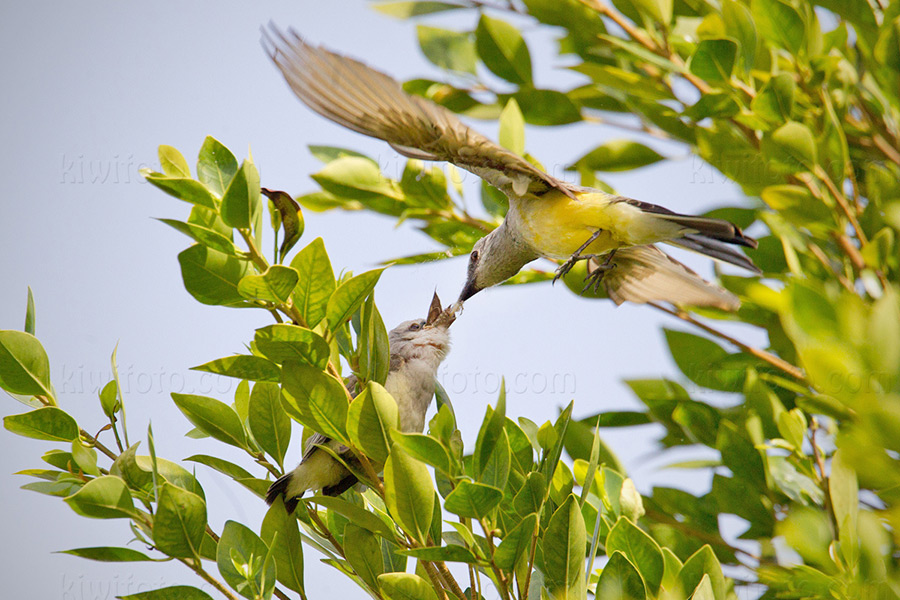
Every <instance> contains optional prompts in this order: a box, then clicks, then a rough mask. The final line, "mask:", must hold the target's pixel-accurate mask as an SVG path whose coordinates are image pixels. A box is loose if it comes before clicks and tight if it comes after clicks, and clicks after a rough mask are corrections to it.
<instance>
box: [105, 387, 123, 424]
mask: <svg viewBox="0 0 900 600" xmlns="http://www.w3.org/2000/svg"><path fill="white" fill-rule="evenodd" d="M100 406H101V407H102V408H103V414H105V415H106V416H107V417H109V418H110V419H112V418H113V417H115V416H116V413H117V412H118V411H119V408H121V407H120V405H119V385H118V384H117V383H116V380H115V379H113V380H112V381H110V382H108V383H107V384H106V385H105V386H103V389H102V390H100Z"/></svg>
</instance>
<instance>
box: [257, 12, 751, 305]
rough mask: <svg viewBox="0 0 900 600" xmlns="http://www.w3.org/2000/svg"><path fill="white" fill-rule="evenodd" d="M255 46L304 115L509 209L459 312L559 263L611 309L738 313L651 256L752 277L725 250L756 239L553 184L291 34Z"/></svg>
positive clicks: (361, 68)
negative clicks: (456, 170)
mask: <svg viewBox="0 0 900 600" xmlns="http://www.w3.org/2000/svg"><path fill="white" fill-rule="evenodd" d="M263 46H264V47H265V49H266V51H267V52H268V54H269V56H270V57H271V58H272V61H273V62H274V63H275V64H276V65H277V66H278V68H279V69H280V70H281V73H282V74H283V75H284V78H285V79H286V80H287V82H288V85H290V87H291V89H292V90H293V92H294V94H296V95H297V97H298V98H299V99H300V100H301V101H302V102H303V103H304V104H306V105H307V106H308V107H309V108H310V109H312V110H314V111H315V112H317V113H319V114H320V115H322V116H324V117H325V118H327V119H330V120H332V121H334V122H335V123H338V124H339V125H343V126H344V127H347V128H348V129H352V130H353V131H356V132H359V133H362V134H364V135H368V136H371V137H375V138H378V139H381V140H384V141H385V142H387V143H388V144H390V146H391V147H392V148H394V149H395V150H396V151H397V152H399V153H400V154H402V155H404V156H407V157H410V158H416V159H420V160H429V161H447V162H450V163H453V164H454V165H456V166H458V167H460V168H463V169H466V170H467V171H470V172H472V173H474V174H476V175H478V176H479V177H481V178H482V179H484V180H485V181H487V182H488V183H489V184H491V185H493V186H494V187H496V188H497V189H499V190H501V191H502V192H503V193H504V194H505V195H506V196H507V197H508V198H509V211H508V212H507V214H506V217H505V218H504V220H503V222H502V223H501V224H500V226H499V227H497V228H496V229H495V230H494V231H492V232H491V233H490V234H488V235H487V236H485V237H484V238H482V239H480V240H479V241H478V242H477V243H476V244H475V246H474V248H473V249H472V252H471V254H470V255H469V265H468V273H467V278H466V283H465V285H464V287H463V289H462V292H461V293H460V296H459V300H458V301H457V304H456V306H457V307H461V305H462V302H464V301H466V300H468V299H469V298H471V297H472V296H473V295H475V294H476V293H478V292H479V291H481V290H483V289H485V288H487V287H490V286H493V285H497V284H499V283H502V282H504V281H506V280H507V279H509V278H510V277H512V276H513V275H515V274H516V273H518V272H519V270H520V269H522V267H524V266H525V265H526V264H528V263H530V262H531V261H533V260H535V259H537V258H540V257H544V258H549V259H553V260H561V261H563V262H562V264H561V265H560V266H559V268H558V269H557V271H556V277H555V278H554V281H555V280H556V279H558V278H559V277H561V276H563V275H565V274H566V273H567V272H568V271H569V270H570V269H571V268H572V267H573V266H574V265H575V264H577V263H578V262H579V261H588V278H587V283H588V286H591V285H593V286H595V288H596V287H599V286H600V285H603V287H604V288H605V289H606V291H607V294H608V295H609V297H610V298H611V299H613V300H614V301H615V302H616V303H617V304H621V303H622V302H625V301H631V302H636V303H645V302H655V301H665V302H670V303H673V304H690V305H695V306H714V307H718V308H722V309H726V310H735V309H736V308H737V307H738V306H739V305H740V302H739V301H738V298H737V297H736V296H735V295H734V294H732V293H731V292H729V291H727V290H724V289H722V288H720V287H718V286H716V285H713V284H711V283H709V282H707V281H705V280H704V279H703V278H701V277H700V276H699V275H697V274H696V273H694V272H693V271H692V270H690V269H689V268H688V267H686V266H685V265H683V264H682V263H680V262H678V261H676V260H675V259H673V258H671V257H670V256H668V255H667V254H665V253H664V252H662V251H661V250H660V249H658V248H657V247H656V246H655V245H654V244H657V243H660V242H664V243H667V244H671V245H673V246H677V247H681V248H686V249H688V250H692V251H695V252H699V253H700V254H704V255H706V256H709V257H711V258H714V259H716V260H719V261H724V262H727V263H731V264H733V265H737V266H739V267H742V268H744V269H746V270H748V271H751V272H753V273H757V274H758V273H760V270H759V269H758V268H757V267H756V266H755V265H754V264H753V262H752V261H751V260H750V259H749V258H747V256H746V255H744V254H743V253H742V252H740V251H739V250H737V249H736V248H734V247H733V246H735V245H736V246H744V247H747V248H756V246H757V243H756V240H754V239H753V238H751V237H748V236H746V235H744V233H743V232H742V231H741V230H740V228H739V227H737V226H736V225H734V224H732V223H730V222H728V221H725V220H722V219H713V218H707V217H699V216H692V215H685V214H679V213H676V212H673V211H671V210H669V209H667V208H664V207H662V206H657V205H655V204H649V203H647V202H641V201H639V200H633V199H631V198H626V197H624V196H618V195H613V194H608V193H606V192H603V191H601V190H598V189H593V188H588V187H582V186H577V185H573V184H570V183H568V182H565V181H563V180H560V179H557V178H555V177H552V176H551V175H549V174H547V173H545V172H544V171H542V170H541V169H539V168H538V167H536V166H535V165H533V164H531V163H530V162H528V161H527V160H525V159H524V158H522V157H521V156H519V155H517V154H515V153H514V152H511V151H509V150H507V149H505V148H502V147H501V146H499V145H497V144H495V143H494V142H492V141H491V140H489V139H488V138H487V137H485V136H483V135H481V134H480V133H478V132H476V131H474V130H473V129H471V128H469V127H468V126H466V125H465V124H463V123H462V121H460V120H459V118H458V117H457V116H456V115H455V114H453V113H452V112H450V111H449V110H447V109H445V108H444V107H442V106H438V105H437V104H435V103H433V102H431V101H429V100H427V99H425V98H421V97H417V96H412V95H410V94H407V93H406V92H405V91H404V90H403V88H402V86H401V85H400V84H399V83H398V82H397V81H396V80H395V79H393V78H391V77H390V76H388V75H385V74H384V73H381V72H379V71H376V70H375V69H372V68H371V67H369V66H367V65H365V64H363V63H361V62H359V61H356V60H354V59H351V58H348V57H346V56H342V55H340V54H336V53H334V52H331V51H329V50H326V49H324V48H321V47H315V46H312V45H310V44H308V43H306V42H305V41H304V40H303V39H302V38H301V37H300V36H299V35H297V34H296V33H295V32H294V31H293V30H289V31H288V32H287V33H284V32H282V31H280V30H279V29H278V28H277V27H275V26H274V25H271V26H270V31H266V30H263ZM585 289H587V287H586V288H585Z"/></svg>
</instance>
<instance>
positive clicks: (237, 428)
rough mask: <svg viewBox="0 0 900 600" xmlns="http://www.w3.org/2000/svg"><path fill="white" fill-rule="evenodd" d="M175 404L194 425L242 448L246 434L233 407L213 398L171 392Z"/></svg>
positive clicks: (218, 438) (222, 440) (245, 442)
mask: <svg viewBox="0 0 900 600" xmlns="http://www.w3.org/2000/svg"><path fill="white" fill-rule="evenodd" d="M172 399H173V400H174V401H175V405H176V406H177V407H178V408H179V410H181V412H182V413H184V416H186V417H187V418H188V421H190V422H191V423H192V424H193V425H194V427H197V428H198V429H200V430H201V431H203V432H204V433H206V434H208V435H210V436H212V437H213V438H215V439H217V440H219V441H220V442H225V443H226V444H231V445H232V446H237V447H238V448H244V447H246V445H247V436H246V434H245V432H244V426H243V424H242V423H241V419H240V417H238V415H237V413H236V412H234V409H233V408H231V407H230V406H228V405H227V404H225V403H224V402H221V401H219V400H216V399H215V398H207V397H206V396H195V395H192V394H176V393H174V392H173V393H172Z"/></svg>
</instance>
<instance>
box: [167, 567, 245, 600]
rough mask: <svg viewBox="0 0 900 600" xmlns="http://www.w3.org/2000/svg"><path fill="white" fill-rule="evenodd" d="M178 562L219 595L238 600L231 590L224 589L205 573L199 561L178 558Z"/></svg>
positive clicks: (230, 599)
mask: <svg viewBox="0 0 900 600" xmlns="http://www.w3.org/2000/svg"><path fill="white" fill-rule="evenodd" d="M178 560H180V561H181V562H182V563H183V564H185V565H187V566H188V567H189V568H190V569H191V570H192V571H193V572H194V573H196V574H197V575H199V576H200V577H201V578H203V581H205V582H206V583H208V584H210V585H211V586H213V587H214V588H216V590H218V592H219V593H221V594H222V595H223V596H225V597H226V598H228V600H238V597H237V596H235V595H234V594H232V593H231V590H229V589H228V588H227V587H225V585H224V584H222V582H221V581H219V580H218V579H216V578H215V577H213V576H212V575H210V574H209V573H207V572H206V570H205V569H204V568H203V565H202V564H201V563H200V561H199V560H196V559H190V558H179V559H178Z"/></svg>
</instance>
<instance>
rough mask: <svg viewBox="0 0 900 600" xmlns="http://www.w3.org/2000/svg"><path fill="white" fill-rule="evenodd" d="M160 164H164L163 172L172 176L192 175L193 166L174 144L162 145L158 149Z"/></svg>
mask: <svg viewBox="0 0 900 600" xmlns="http://www.w3.org/2000/svg"><path fill="white" fill-rule="evenodd" d="M157 156H158V157H159V164H160V165H161V166H162V170H163V173H165V174H166V175H168V176H170V177H190V176H191V168H190V167H189V166H188V163H187V161H186V160H185V159H184V156H182V154H181V152H179V151H178V150H176V149H175V148H173V147H172V146H166V145H165V144H163V145H161V146H160V147H159V148H158V149H157Z"/></svg>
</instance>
